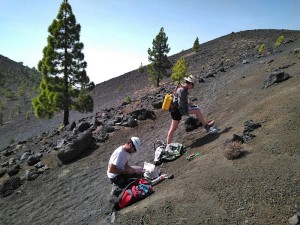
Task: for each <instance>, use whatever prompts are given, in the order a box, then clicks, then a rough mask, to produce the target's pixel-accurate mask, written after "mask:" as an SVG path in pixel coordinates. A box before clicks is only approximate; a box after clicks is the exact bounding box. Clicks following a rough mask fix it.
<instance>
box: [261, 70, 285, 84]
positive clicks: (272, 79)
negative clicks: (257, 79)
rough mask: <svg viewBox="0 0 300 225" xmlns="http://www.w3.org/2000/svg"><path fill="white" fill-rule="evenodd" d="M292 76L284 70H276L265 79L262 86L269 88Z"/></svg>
mask: <svg viewBox="0 0 300 225" xmlns="http://www.w3.org/2000/svg"><path fill="white" fill-rule="evenodd" d="M289 78H290V75H289V74H287V73H285V72H284V71H283V70H278V71H274V72H272V73H271V74H270V75H269V78H268V79H267V80H265V81H264V84H263V87H262V88H268V87H270V86H271V85H273V84H275V83H280V82H283V81H285V80H287V79H289Z"/></svg>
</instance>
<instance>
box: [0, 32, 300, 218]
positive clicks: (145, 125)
mask: <svg viewBox="0 0 300 225" xmlns="http://www.w3.org/2000/svg"><path fill="white" fill-rule="evenodd" d="M281 35H284V41H283V43H282V44H281V45H280V46H279V47H277V48H274V43H275V42H276V40H277V39H278V37H280V36H281ZM299 37H300V31H290V30H250V31H242V32H238V33H231V34H228V35H226V36H223V37H220V38H218V39H215V40H212V41H209V42H206V43H203V44H201V45H200V50H199V52H197V53H195V52H193V51H192V50H191V49H189V50H186V51H182V52H180V53H178V54H175V55H173V56H170V59H171V61H172V63H175V62H176V60H178V59H179V58H180V57H184V58H185V59H186V60H187V62H188V65H189V72H191V73H193V74H194V75H195V76H196V77H197V80H198V83H197V85H196V86H195V88H194V89H193V90H192V91H191V96H190V97H191V98H192V99H193V100H194V101H195V103H196V104H198V105H199V106H201V109H202V112H203V114H204V116H205V117H206V118H212V119H214V120H215V121H216V123H217V126H218V127H219V129H220V132H219V134H215V135H209V134H206V133H205V132H204V131H203V129H202V128H201V127H199V128H196V129H195V128H193V129H189V130H188V131H189V132H187V129H186V126H185V125H186V123H185V122H186V121H182V123H181V125H180V127H179V129H178V130H177V132H176V134H175V136H174V141H176V142H180V143H182V144H184V145H185V146H186V147H187V154H190V153H199V155H198V156H197V157H195V158H194V159H193V160H191V161H188V160H186V157H185V156H182V157H180V158H178V159H177V160H175V161H173V162H169V163H164V164H162V165H160V166H158V168H159V169H161V170H162V171H164V172H166V173H168V174H173V175H174V179H172V180H166V181H163V182H162V183H160V184H159V185H157V186H155V187H154V190H155V193H154V194H152V195H151V196H149V197H148V198H146V199H145V200H143V201H141V202H139V203H136V204H134V205H132V206H130V207H127V208H125V209H123V210H121V211H119V212H117V213H116V214H115V215H113V216H111V215H110V214H109V212H111V205H110V204H109V202H108V199H109V193H110V191H111V184H110V182H109V180H108V179H107V177H106V169H107V161H108V159H109V156H110V154H111V153H112V151H113V150H114V149H115V148H116V147H118V146H120V145H121V144H123V143H124V142H125V141H126V140H127V138H128V137H130V136H133V135H134V136H139V137H140V138H141V139H142V141H143V151H142V152H141V153H140V154H138V155H133V157H132V160H131V164H136V165H141V166H142V165H143V163H144V162H145V161H147V162H152V161H153V158H154V148H153V143H154V142H155V141H156V140H163V141H165V138H166V134H167V131H168V128H169V125H170V115H169V113H168V112H164V111H162V110H161V108H160V107H161V103H162V99H163V96H164V94H165V93H168V92H171V91H172V89H173V86H172V83H171V82H170V79H169V78H166V79H165V80H163V82H162V85H161V87H159V88H154V87H152V86H150V85H149V83H148V80H147V75H146V74H145V73H142V74H141V73H139V72H138V71H131V72H128V73H126V74H124V75H122V76H119V77H116V78H114V79H111V80H109V81H106V82H103V83H101V84H98V85H96V88H95V90H94V93H93V96H94V102H95V110H94V112H93V113H92V114H88V115H82V114H77V113H72V115H71V116H72V119H71V120H70V121H74V123H73V124H72V125H70V126H69V127H65V128H61V127H59V124H61V121H62V118H61V115H57V117H55V118H53V119H52V120H49V121H39V120H37V119H34V120H29V121H31V122H28V121H27V122H26V121H22V120H18V121H12V122H10V123H8V124H4V125H3V126H1V127H0V134H1V143H2V146H3V147H2V152H1V155H0V162H1V167H2V168H1V169H0V174H1V178H0V183H1V189H0V190H1V196H2V197H1V199H0V201H1V204H0V217H1V224H109V223H114V224H297V223H299V222H297V220H298V219H299V218H298V217H299V216H298V215H299V212H300V209H299V207H300V206H299V205H300V193H299V186H300V174H299V168H300V162H299V145H300V142H299V135H300V122H299V120H298V117H299V111H300V95H299V93H298V90H299V87H300V49H299V48H300V38H299ZM262 44H265V46H266V50H265V51H264V52H262V53H261V54H259V53H258V49H259V47H260V46H261V45H262ZM126 97H129V98H130V99H131V100H132V101H131V103H130V104H125V103H124V99H125V98H126ZM15 122H17V123H15ZM251 123H256V124H259V125H260V126H257V127H255V128H256V129H251V128H250V130H249V127H248V126H249V124H251ZM73 128H74V129H73ZM86 130H88V132H90V137H91V138H88V139H87V140H88V141H87V145H88V147H87V148H86V149H85V151H84V152H83V153H81V154H80V155H78V156H77V157H73V156H72V158H70V159H67V160H64V159H66V158H61V157H60V158H59V155H60V152H61V149H62V148H64V147H65V146H66V145H67V144H68V143H70V142H72V141H73V140H74V139H75V138H77V137H78V136H80V135H82V134H83V133H84V132H87V131H86ZM87 136H88V135H87ZM3 137H4V139H8V138H9V137H14V139H15V143H14V144H11V145H9V146H7V145H8V144H7V141H3ZM237 137H240V138H242V140H243V144H241V145H240V146H239V147H240V151H241V154H240V157H238V158H237V159H235V160H230V159H228V157H226V156H228V155H227V151H228V146H227V145H226V144H225V143H228V140H232V139H234V138H237ZM6 146H7V147H6Z"/></svg>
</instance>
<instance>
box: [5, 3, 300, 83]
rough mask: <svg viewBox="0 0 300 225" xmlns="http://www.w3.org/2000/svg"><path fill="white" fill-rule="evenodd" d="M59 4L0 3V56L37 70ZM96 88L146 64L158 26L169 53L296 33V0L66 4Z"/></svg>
mask: <svg viewBox="0 0 300 225" xmlns="http://www.w3.org/2000/svg"><path fill="white" fill-rule="evenodd" d="M61 3H62V0H0V12H1V13H0V43H1V44H0V54H1V55H3V56H6V57H8V58H10V59H12V60H14V61H17V62H23V63H24V65H27V66H29V67H37V64H38V61H39V60H40V59H41V58H42V50H43V48H44V47H45V46H46V45H47V36H48V31H47V30H48V27H49V25H50V24H51V23H52V21H53V19H55V18H56V16H57V14H58V11H59V7H60V5H61ZM69 4H70V5H71V6H72V10H73V13H74V14H75V16H76V20H77V23H79V24H80V25H81V39H80V40H81V42H83V43H84V46H85V47H84V50H83V52H84V54H85V61H86V62H87V63H88V67H87V73H88V76H89V77H90V79H91V80H92V81H94V82H95V83H96V84H98V83H100V82H103V81H105V80H108V79H111V78H112V77H116V76H119V75H122V74H124V73H126V72H129V71H131V70H135V69H137V68H138V67H139V66H140V64H141V63H142V64H143V65H147V64H148V63H149V62H148V53H147V51H148V48H152V41H153V39H154V38H155V36H156V35H157V34H158V32H159V30H160V28H161V27H164V30H165V33H166V35H167V36H168V38H169V39H168V44H169V47H170V48H171V51H170V53H169V54H168V55H169V56H170V55H173V54H175V53H178V52H180V51H181V50H186V49H189V48H191V47H192V45H193V43H194V41H195V39H196V37H198V38H199V41H200V44H201V43H204V42H207V41H209V40H212V39H215V38H218V37H221V36H223V35H227V34H229V33H231V32H238V31H244V30H252V29H291V30H300V13H299V11H300V1H299V0H251V1H242V0H114V1H113V0H84V1H83V0H69Z"/></svg>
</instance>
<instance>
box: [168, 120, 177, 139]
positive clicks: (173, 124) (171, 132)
mask: <svg viewBox="0 0 300 225" xmlns="http://www.w3.org/2000/svg"><path fill="white" fill-rule="evenodd" d="M179 123H180V120H172V122H171V126H170V129H169V132H168V136H167V144H170V143H171V141H172V138H173V135H174V132H175V131H176V129H177V127H178V125H179Z"/></svg>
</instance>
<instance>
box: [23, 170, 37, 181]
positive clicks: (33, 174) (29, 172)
mask: <svg viewBox="0 0 300 225" xmlns="http://www.w3.org/2000/svg"><path fill="white" fill-rule="evenodd" d="M25 176H26V179H27V180H28V181H32V180H35V179H36V178H37V177H38V176H39V172H38V171H37V170H35V169H29V170H27V171H26V173H25Z"/></svg>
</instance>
